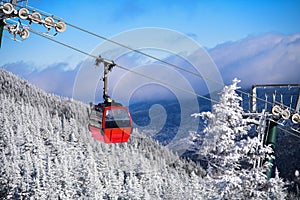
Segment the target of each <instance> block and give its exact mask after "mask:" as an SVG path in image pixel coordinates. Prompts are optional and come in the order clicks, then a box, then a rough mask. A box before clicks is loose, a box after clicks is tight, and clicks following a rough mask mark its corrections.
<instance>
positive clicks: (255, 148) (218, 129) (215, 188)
mask: <svg viewBox="0 0 300 200" xmlns="http://www.w3.org/2000/svg"><path fill="white" fill-rule="evenodd" d="M238 83H239V80H237V79H234V80H233V84H232V85H230V86H225V87H224V89H223V90H222V92H221V95H220V101H219V103H217V104H215V105H213V109H212V112H203V113H199V114H194V116H195V117H199V116H201V117H203V118H204V119H205V120H206V123H207V126H206V128H205V129H204V134H205V139H204V142H203V145H202V147H201V150H200V154H202V155H203V156H204V157H205V159H206V160H207V162H208V169H207V176H206V177H205V183H206V184H208V185H209V186H210V187H209V188H207V187H206V188H204V190H205V191H204V193H205V194H206V196H207V198H208V199H284V198H285V192H284V189H283V181H282V180H281V179H280V178H279V177H278V174H277V176H276V177H275V178H271V179H270V180H268V179H267V177H266V175H265V172H266V170H267V168H268V167H269V165H270V163H268V162H265V163H264V164H263V165H262V166H256V167H254V165H253V164H254V162H255V161H257V159H261V160H266V159H268V158H269V157H270V155H271V153H272V151H273V150H272V148H271V147H269V146H263V145H262V144H261V142H260V141H259V140H258V138H257V137H253V138H250V137H248V131H249V129H250V127H249V122H250V120H249V119H245V118H243V110H242V107H241V106H240V102H241V100H242V99H241V97H240V96H239V95H238V94H237V93H236V90H237V89H238V88H239V87H238V86H237V84H238Z"/></svg>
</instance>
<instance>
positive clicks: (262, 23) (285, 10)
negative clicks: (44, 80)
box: [0, 0, 300, 92]
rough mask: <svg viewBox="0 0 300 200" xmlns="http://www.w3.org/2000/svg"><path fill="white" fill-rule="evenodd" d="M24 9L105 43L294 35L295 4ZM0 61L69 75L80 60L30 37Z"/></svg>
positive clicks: (134, 0) (37, 1)
mask: <svg viewBox="0 0 300 200" xmlns="http://www.w3.org/2000/svg"><path fill="white" fill-rule="evenodd" d="M28 5H30V6H32V7H36V8H38V9H40V10H43V11H46V12H48V13H51V14H54V15H56V16H59V17H61V18H63V19H64V20H65V21H66V22H69V23H71V24H74V25H77V26H80V27H82V28H84V29H87V30H89V31H92V32H95V33H98V34H100V35H103V36H105V37H108V38H110V37H113V36H115V35H117V34H119V33H122V32H124V31H128V30H131V29H136V28H143V27H161V28H167V29H172V30H175V31H178V32H180V33H183V34H185V35H187V36H189V37H191V38H192V39H194V40H195V41H197V42H198V43H199V44H200V45H202V46H203V47H206V48H208V49H210V48H213V47H215V46H217V45H219V44H222V43H226V42H228V41H240V40H242V39H244V38H247V37H248V36H256V35H261V34H266V33H279V34H284V35H293V34H297V33H300V12H299V8H300V1H299V0H288V1H287V0H270V1H269V0H264V1H261V0H251V1H250V0H248V1H247V0H228V1H221V0H205V1H204V0H189V1H183V0H181V1H179V0H172V1H169V0H165V1H163V0H160V1H157V0H153V1H145V0H115V1H100V0H98V1H96V0H94V1H92V0H76V1H71V0H64V1H61V0H51V1H50V0H47V1H46V0H29V2H28ZM32 27H33V28H34V27H36V28H37V29H40V28H39V27H38V26H37V25H35V26H32ZM40 30H45V29H40ZM6 34H7V33H6ZM141 37H142V36H141ZM55 38H56V39H57V40H60V41H63V42H65V43H68V44H71V45H73V46H75V47H77V48H79V49H81V50H84V51H86V52H91V51H92V50H93V49H94V48H95V47H96V46H97V45H98V44H99V43H101V42H102V40H101V39H99V38H95V37H93V36H90V35H88V34H85V33H82V32H80V31H78V30H75V29H73V28H72V27H67V30H66V31H65V32H64V33H62V34H59V35H57V36H56V37H55ZM0 58H1V59H0V67H1V66H4V65H7V64H11V65H13V64H14V63H25V64H24V65H22V67H25V68H34V69H45V68H48V67H49V66H60V67H61V68H64V69H70V68H75V67H76V66H77V65H78V63H80V62H81V61H82V60H84V59H85V58H86V57H85V56H84V55H81V54H79V53H77V52H74V51H72V50H70V49H67V48H65V47H62V46H60V45H58V44H55V43H53V42H51V41H48V40H46V39H44V38H41V37H40V36H36V35H34V34H31V36H30V37H29V38H28V39H27V40H25V41H24V42H22V43H18V42H14V41H12V40H9V39H7V38H4V39H3V42H2V49H1V50H0ZM62 63H63V64H62ZM219 63H222V62H221V61H220V62H219ZM15 70H16V69H15ZM20 71H21V73H22V70H20ZM25 71H26V70H25ZM44 76H46V75H44ZM50 78H51V77H50ZM50 78H49V79H50ZM52 92H53V91H52Z"/></svg>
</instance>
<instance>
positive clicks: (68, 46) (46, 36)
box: [29, 29, 219, 103]
mask: <svg viewBox="0 0 300 200" xmlns="http://www.w3.org/2000/svg"><path fill="white" fill-rule="evenodd" d="M29 30H30V32H32V33H34V34H36V35H39V36H42V37H44V38H46V39H49V40H51V41H53V42H55V43H57V44H60V45H62V46H65V47H67V48H70V49H72V50H74V51H77V52H79V53H82V54H84V55H86V56H89V57H92V58H95V59H99V57H98V56H95V55H92V54H89V53H87V52H85V51H82V50H80V49H78V48H76V47H73V46H71V45H68V44H65V43H63V42H60V41H58V40H56V39H54V38H51V37H49V36H48V35H45V34H43V33H40V32H38V31H35V30H33V29H29ZM102 60H103V61H104V62H106V60H105V59H102ZM108 62H111V61H108ZM116 67H119V68H120V69H123V70H126V71H129V72H131V73H135V74H137V75H139V76H143V77H145V78H147V79H150V80H153V81H155V82H158V83H161V84H163V85H165V86H169V87H172V88H174V89H177V90H181V91H183V92H185V93H189V94H192V95H195V96H197V97H200V98H202V99H205V100H208V101H211V102H213V103H219V102H218V101H217V100H214V99H211V98H208V97H205V96H203V95H200V94H197V93H195V92H193V91H190V90H186V89H183V88H180V87H177V86H174V85H172V84H169V83H165V82H163V81H161V80H158V79H154V78H152V77H150V76H147V75H145V74H143V73H139V72H136V71H134V70H131V69H128V68H127V67H124V66H122V65H119V64H116Z"/></svg>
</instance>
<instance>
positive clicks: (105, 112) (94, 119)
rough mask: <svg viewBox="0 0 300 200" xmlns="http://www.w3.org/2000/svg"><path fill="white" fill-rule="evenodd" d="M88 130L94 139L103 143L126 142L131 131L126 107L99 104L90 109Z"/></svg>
mask: <svg viewBox="0 0 300 200" xmlns="http://www.w3.org/2000/svg"><path fill="white" fill-rule="evenodd" d="M89 130H90V132H91V133H92V136H93V138H94V139H96V140H99V141H101V142H104V143H122V142H127V141H128V139H129V137H130V134H131V132H132V119H131V116H130V113H129V111H128V108H126V107H124V106H121V105H109V106H107V105H105V104H99V105H97V106H94V108H93V109H92V111H91V116H90V123H89Z"/></svg>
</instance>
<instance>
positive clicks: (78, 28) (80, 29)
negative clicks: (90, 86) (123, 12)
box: [26, 6, 295, 111]
mask: <svg viewBox="0 0 300 200" xmlns="http://www.w3.org/2000/svg"><path fill="white" fill-rule="evenodd" d="M26 8H27V9H29V10H31V11H35V10H36V9H35V8H33V7H30V6H26ZM40 12H41V14H42V15H43V16H50V14H48V13H45V12H44V11H40ZM56 18H58V17H56ZM64 23H65V24H66V25H68V26H70V27H73V28H74V29H77V30H79V31H82V32H85V33H87V34H89V35H92V36H95V37H98V38H100V39H102V40H106V41H108V42H110V43H113V44H116V45H118V46H121V47H123V48H126V49H128V50H131V51H133V52H136V53H139V54H141V55H144V56H146V57H149V58H152V59H154V60H156V61H159V62H161V63H164V64H167V65H169V66H172V67H174V68H177V69H179V70H182V71H185V72H187V73H190V74H192V75H194V76H197V77H199V78H202V79H205V80H208V81H211V82H213V83H216V84H218V85H221V86H225V85H224V84H223V83H220V82H218V81H216V80H213V79H210V78H208V77H206V76H202V75H201V74H199V73H195V72H193V71H190V70H187V69H185V68H183V67H180V66H178V65H176V64H173V63H169V62H167V61H165V60H162V59H160V58H157V57H155V56H152V55H150V54H147V53H144V52H142V51H139V50H137V49H133V48H131V47H129V46H127V45H124V44H122V43H119V42H116V41H114V40H111V39H109V38H107V37H104V36H102V35H100V34H96V33H94V32H91V31H89V30H86V29H84V28H81V27H79V26H76V25H73V24H71V23H69V22H66V21H64ZM236 91H237V92H239V93H241V94H245V95H248V96H249V97H253V95H252V94H251V93H248V92H244V91H242V90H239V89H237V90H236ZM256 99H257V100H259V101H262V102H264V103H267V104H270V105H274V102H270V101H267V100H265V99H263V98H260V97H257V96H256ZM279 105H281V106H283V107H285V108H289V107H288V106H287V105H284V104H279ZM290 109H291V110H292V111H295V109H294V108H290Z"/></svg>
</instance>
